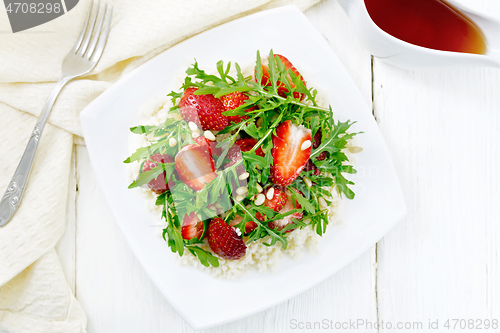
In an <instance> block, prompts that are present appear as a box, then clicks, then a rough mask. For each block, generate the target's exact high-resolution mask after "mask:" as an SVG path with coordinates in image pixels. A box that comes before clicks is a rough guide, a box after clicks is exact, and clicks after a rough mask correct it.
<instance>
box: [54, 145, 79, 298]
mask: <svg viewBox="0 0 500 333" xmlns="http://www.w3.org/2000/svg"><path fill="white" fill-rule="evenodd" d="M76 195H77V191H76V146H73V153H72V155H71V170H70V178H69V188H68V201H67V205H66V230H65V231H64V234H63V235H62V237H61V239H60V240H59V242H58V243H57V245H56V252H57V254H58V255H59V259H60V261H61V265H62V267H63V271H64V275H65V276H66V280H67V281H68V284H69V286H70V288H71V291H72V292H73V293H74V292H75V255H76V242H75V239H76V232H75V228H76Z"/></svg>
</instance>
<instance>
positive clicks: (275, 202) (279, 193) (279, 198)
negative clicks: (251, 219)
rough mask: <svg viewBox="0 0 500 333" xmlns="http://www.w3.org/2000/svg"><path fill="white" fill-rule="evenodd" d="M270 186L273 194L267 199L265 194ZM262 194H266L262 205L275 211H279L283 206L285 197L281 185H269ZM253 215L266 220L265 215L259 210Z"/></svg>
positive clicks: (260, 219)
mask: <svg viewBox="0 0 500 333" xmlns="http://www.w3.org/2000/svg"><path fill="white" fill-rule="evenodd" d="M271 188H272V189H273V191H274V194H273V197H272V199H270V200H269V199H268V198H267V194H268V192H269V190H270V189H271ZM264 194H265V195H266V199H265V200H264V203H263V205H264V206H266V207H268V208H271V209H272V210H274V211H275V212H279V211H280V210H281V209H282V208H283V207H284V206H285V204H286V200H287V197H286V193H285V190H284V188H282V187H281V186H273V187H269V188H268V189H267V190H266V192H265V193H264ZM255 217H256V218H257V219H258V220H259V221H265V220H267V217H266V216H265V215H263V214H261V213H260V212H257V214H255Z"/></svg>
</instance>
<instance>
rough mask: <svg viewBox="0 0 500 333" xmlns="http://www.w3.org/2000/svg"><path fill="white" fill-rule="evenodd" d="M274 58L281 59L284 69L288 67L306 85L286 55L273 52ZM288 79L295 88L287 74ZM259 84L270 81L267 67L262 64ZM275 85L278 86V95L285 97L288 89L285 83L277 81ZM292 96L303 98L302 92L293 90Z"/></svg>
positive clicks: (268, 84)
mask: <svg viewBox="0 0 500 333" xmlns="http://www.w3.org/2000/svg"><path fill="white" fill-rule="evenodd" d="M274 58H275V59H276V58H278V59H280V60H281V62H282V63H283V65H284V66H285V68H286V69H289V70H291V71H292V72H293V73H294V74H295V75H296V76H297V77H300V80H301V81H302V83H304V86H305V85H306V81H305V80H304V78H303V77H302V75H301V74H300V73H299V71H298V70H297V69H296V68H295V66H293V65H292V63H291V62H290V60H288V59H287V58H286V57H284V56H282V55H280V54H275V55H274ZM288 79H289V81H290V86H291V87H292V88H295V84H294V83H293V82H292V80H291V78H290V75H288ZM261 84H262V85H264V86H270V85H271V84H272V83H271V77H270V75H269V67H268V66H266V65H264V64H262V81H261ZM276 84H277V86H278V95H280V96H281V97H286V94H288V93H289V91H288V88H287V87H286V85H285V84H284V83H283V82H280V81H278V82H277V83H276ZM293 97H294V98H298V99H300V100H303V99H304V98H305V95H304V94H301V93H299V92H296V91H294V92H293Z"/></svg>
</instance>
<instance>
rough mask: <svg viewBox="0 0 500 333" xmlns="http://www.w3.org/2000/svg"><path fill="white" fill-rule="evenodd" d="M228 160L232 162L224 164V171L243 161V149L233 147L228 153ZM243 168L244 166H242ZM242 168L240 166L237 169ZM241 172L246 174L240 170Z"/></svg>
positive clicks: (236, 146)
mask: <svg viewBox="0 0 500 333" xmlns="http://www.w3.org/2000/svg"><path fill="white" fill-rule="evenodd" d="M226 158H227V159H229V160H230V161H229V162H227V163H226V164H224V167H223V169H226V168H229V167H230V166H232V165H235V164H236V162H238V161H239V160H241V159H242V158H243V156H242V155H241V149H240V147H239V146H238V145H236V144H235V145H232V146H231V148H229V150H228V151H227V154H226ZM241 166H243V165H241ZM239 168H240V167H239V166H238V168H237V169H239ZM243 168H244V167H243ZM240 171H241V172H245V170H240Z"/></svg>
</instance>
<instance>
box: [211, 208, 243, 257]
mask: <svg viewBox="0 0 500 333" xmlns="http://www.w3.org/2000/svg"><path fill="white" fill-rule="evenodd" d="M208 244H209V245H210V248H211V249H212V251H213V252H214V253H215V254H217V255H218V256H220V257H221V258H223V259H241V258H242V257H243V256H244V255H245V252H246V250H247V246H246V245H245V242H244V241H243V239H241V237H240V236H238V234H237V233H236V230H234V228H233V227H231V226H230V225H229V224H227V223H226V222H224V220H222V219H220V218H218V217H217V218H214V219H213V220H212V221H211V222H210V224H209V225H208Z"/></svg>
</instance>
